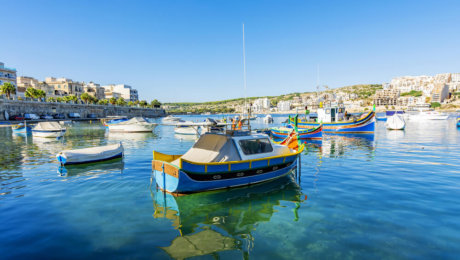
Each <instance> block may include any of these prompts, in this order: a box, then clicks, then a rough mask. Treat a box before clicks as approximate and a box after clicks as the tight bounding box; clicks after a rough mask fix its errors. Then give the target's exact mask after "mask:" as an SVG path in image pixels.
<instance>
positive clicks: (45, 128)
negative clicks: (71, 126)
mask: <svg viewBox="0 0 460 260" xmlns="http://www.w3.org/2000/svg"><path fill="white" fill-rule="evenodd" d="M65 131H66V128H65V127H63V126H61V125H60V124H59V123H57V122H40V123H38V124H37V125H36V126H35V127H34V128H32V136H37V137H51V138H56V137H61V136H63V135H64V134H65Z"/></svg>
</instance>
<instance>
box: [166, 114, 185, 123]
mask: <svg viewBox="0 0 460 260" xmlns="http://www.w3.org/2000/svg"><path fill="white" fill-rule="evenodd" d="M180 120H181V119H180V117H177V116H173V115H169V116H167V117H165V118H163V122H165V123H171V122H179V121H180Z"/></svg>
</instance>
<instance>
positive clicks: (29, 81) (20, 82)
mask: <svg viewBox="0 0 460 260" xmlns="http://www.w3.org/2000/svg"><path fill="white" fill-rule="evenodd" d="M27 88H35V89H40V90H43V91H44V92H45V94H46V96H47V97H55V96H56V95H55V92H54V87H52V86H50V85H48V84H46V83H45V82H43V81H39V80H38V79H35V78H33V77H26V76H19V77H17V90H16V92H17V93H16V95H17V96H19V97H24V96H25V95H24V93H25V92H26V90H27Z"/></svg>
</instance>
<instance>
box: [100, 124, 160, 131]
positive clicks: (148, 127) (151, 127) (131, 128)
mask: <svg viewBox="0 0 460 260" xmlns="http://www.w3.org/2000/svg"><path fill="white" fill-rule="evenodd" d="M155 127H156V125H154V124H147V125H118V124H113V125H110V124H109V125H108V128H109V131H111V132H123V133H148V132H152V131H153V130H154V129H155Z"/></svg>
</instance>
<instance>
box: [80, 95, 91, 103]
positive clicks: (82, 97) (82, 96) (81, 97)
mask: <svg viewBox="0 0 460 260" xmlns="http://www.w3.org/2000/svg"><path fill="white" fill-rule="evenodd" d="M91 98H92V96H91V95H90V94H88V93H83V94H81V96H80V99H81V100H82V101H83V102H85V103H86V104H88V103H89V101H90V100H91Z"/></svg>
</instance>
